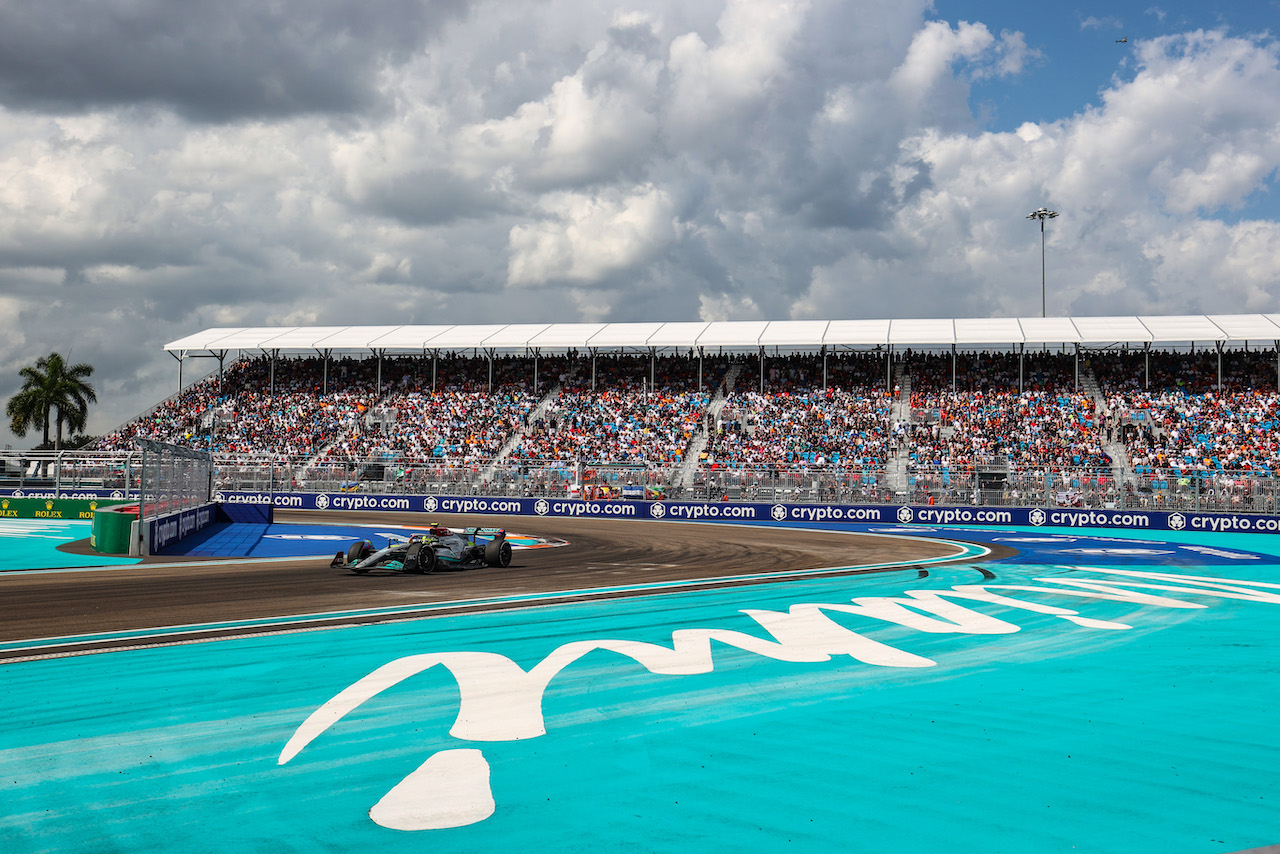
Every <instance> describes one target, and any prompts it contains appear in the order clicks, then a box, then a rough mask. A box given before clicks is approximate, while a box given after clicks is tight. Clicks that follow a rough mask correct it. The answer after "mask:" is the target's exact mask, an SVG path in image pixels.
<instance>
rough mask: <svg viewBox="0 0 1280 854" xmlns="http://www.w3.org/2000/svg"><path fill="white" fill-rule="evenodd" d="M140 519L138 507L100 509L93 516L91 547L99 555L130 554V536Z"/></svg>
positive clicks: (90, 536)
mask: <svg viewBox="0 0 1280 854" xmlns="http://www.w3.org/2000/svg"><path fill="white" fill-rule="evenodd" d="M137 519H138V507H137V505H136V504H135V505H133V506H131V507H100V508H99V509H98V511H97V512H96V513H94V514H93V533H92V534H90V535H89V545H90V546H92V547H93V550H94V551H96V552H98V553H99V554H106V555H123V554H128V553H129V536H130V534H131V532H132V526H133V523H134V522H135V521H137Z"/></svg>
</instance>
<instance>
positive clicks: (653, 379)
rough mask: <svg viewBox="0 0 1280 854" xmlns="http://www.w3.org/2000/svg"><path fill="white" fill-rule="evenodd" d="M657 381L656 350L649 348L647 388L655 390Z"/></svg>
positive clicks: (655, 348)
mask: <svg viewBox="0 0 1280 854" xmlns="http://www.w3.org/2000/svg"><path fill="white" fill-rule="evenodd" d="M657 381H658V348H657V347H650V348H649V388H651V389H652V388H657Z"/></svg>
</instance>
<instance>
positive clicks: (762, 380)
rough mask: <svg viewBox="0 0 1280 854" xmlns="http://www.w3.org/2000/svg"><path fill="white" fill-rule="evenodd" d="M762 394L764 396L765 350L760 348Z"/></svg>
mask: <svg viewBox="0 0 1280 854" xmlns="http://www.w3.org/2000/svg"><path fill="white" fill-rule="evenodd" d="M760 393H761V394H764V348H763V347H761V348H760Z"/></svg>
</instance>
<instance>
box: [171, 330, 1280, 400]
mask: <svg viewBox="0 0 1280 854" xmlns="http://www.w3.org/2000/svg"><path fill="white" fill-rule="evenodd" d="M1277 343H1280V342H1277ZM169 355H170V356H173V358H175V359H177V360H178V394H182V358H183V356H185V355H187V351H186V350H179V351H178V352H177V353H170V354H169Z"/></svg>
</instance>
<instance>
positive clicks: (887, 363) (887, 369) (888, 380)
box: [884, 344, 893, 395]
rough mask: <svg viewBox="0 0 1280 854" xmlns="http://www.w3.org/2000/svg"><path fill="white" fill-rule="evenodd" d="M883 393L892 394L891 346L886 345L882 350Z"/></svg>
mask: <svg viewBox="0 0 1280 854" xmlns="http://www.w3.org/2000/svg"><path fill="white" fill-rule="evenodd" d="M884 393H885V394H886V395H888V394H892V393H893V345H892V344H886V345H885V348H884Z"/></svg>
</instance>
